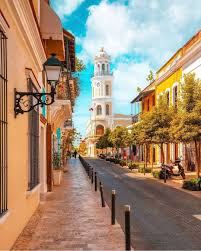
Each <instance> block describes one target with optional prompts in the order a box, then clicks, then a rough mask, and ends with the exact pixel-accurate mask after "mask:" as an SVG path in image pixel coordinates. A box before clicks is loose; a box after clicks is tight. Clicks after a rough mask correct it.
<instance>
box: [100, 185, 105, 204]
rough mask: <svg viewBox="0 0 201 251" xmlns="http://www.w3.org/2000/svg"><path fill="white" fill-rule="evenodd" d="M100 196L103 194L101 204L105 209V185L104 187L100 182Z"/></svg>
mask: <svg viewBox="0 0 201 251" xmlns="http://www.w3.org/2000/svg"><path fill="white" fill-rule="evenodd" d="M100 194H101V204H102V207H105V201H104V197H103V185H102V183H101V182H100Z"/></svg>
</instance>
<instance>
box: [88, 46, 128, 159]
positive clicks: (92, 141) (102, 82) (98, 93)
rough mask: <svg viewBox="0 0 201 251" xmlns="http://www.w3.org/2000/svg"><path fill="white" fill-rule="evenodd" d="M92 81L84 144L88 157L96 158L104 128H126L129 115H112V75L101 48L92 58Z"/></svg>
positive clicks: (107, 60)
mask: <svg viewBox="0 0 201 251" xmlns="http://www.w3.org/2000/svg"><path fill="white" fill-rule="evenodd" d="M91 81H92V85H91V87H92V103H91V108H90V112H91V117H90V120H89V122H88V123H87V129H86V136H87V139H86V143H87V149H88V156H91V157H94V156H96V142H97V140H98V138H99V137H100V136H101V135H103V134H104V132H105V129H106V128H110V129H111V130H112V129H114V128H115V127H117V126H128V125H129V124H130V123H131V116H130V115H123V114H113V99H112V87H113V74H112V73H111V70H110V56H109V55H108V54H107V53H106V52H105V50H104V48H101V49H100V51H99V53H98V55H97V56H95V58H94V76H93V77H92V79H91Z"/></svg>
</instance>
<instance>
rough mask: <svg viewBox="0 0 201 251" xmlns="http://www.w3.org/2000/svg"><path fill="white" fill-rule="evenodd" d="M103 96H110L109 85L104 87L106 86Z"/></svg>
mask: <svg viewBox="0 0 201 251" xmlns="http://www.w3.org/2000/svg"><path fill="white" fill-rule="evenodd" d="M105 95H106V96H109V95H110V87H109V85H106V86H105Z"/></svg>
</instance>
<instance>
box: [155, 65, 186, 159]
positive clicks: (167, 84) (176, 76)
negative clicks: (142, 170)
mask: <svg viewBox="0 0 201 251" xmlns="http://www.w3.org/2000/svg"><path fill="white" fill-rule="evenodd" d="M181 77H182V68H180V69H178V70H177V71H175V72H174V73H173V74H172V75H170V76H169V77H168V78H167V79H165V80H164V81H162V82H161V83H160V84H158V85H157V86H156V100H157V98H158V96H159V95H161V94H163V93H165V92H166V91H167V90H169V92H170V96H169V97H170V104H172V99H173V92H172V91H173V88H172V87H173V86H174V84H176V83H178V88H179V85H180V80H181ZM160 151H161V150H160V148H159V146H157V145H156V162H157V163H159V162H160Z"/></svg>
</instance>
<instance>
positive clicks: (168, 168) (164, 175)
mask: <svg viewBox="0 0 201 251" xmlns="http://www.w3.org/2000/svg"><path fill="white" fill-rule="evenodd" d="M181 160H182V159H181V157H180V158H178V159H177V160H175V162H173V163H172V164H170V165H168V164H161V171H160V174H159V178H160V179H169V178H171V177H172V176H181V177H182V179H185V178H186V175H185V171H184V168H183V166H182V165H181ZM175 167H177V171H176V170H175Z"/></svg>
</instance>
